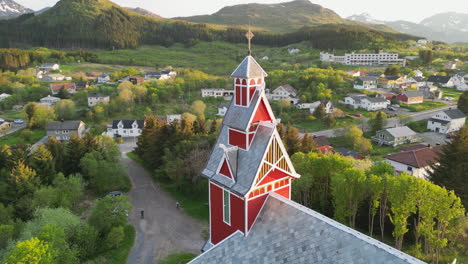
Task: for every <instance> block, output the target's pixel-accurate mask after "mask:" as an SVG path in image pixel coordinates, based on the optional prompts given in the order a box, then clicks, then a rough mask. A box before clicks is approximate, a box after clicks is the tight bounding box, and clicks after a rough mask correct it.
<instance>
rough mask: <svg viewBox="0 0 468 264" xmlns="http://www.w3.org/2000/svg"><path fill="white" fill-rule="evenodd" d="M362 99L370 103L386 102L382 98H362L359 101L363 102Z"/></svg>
mask: <svg viewBox="0 0 468 264" xmlns="http://www.w3.org/2000/svg"><path fill="white" fill-rule="evenodd" d="M364 99H367V100H369V102H371V103H385V102H387V99H386V98H382V97H365V98H362V99H361V100H364Z"/></svg>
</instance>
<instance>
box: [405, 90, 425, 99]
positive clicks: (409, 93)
mask: <svg viewBox="0 0 468 264" xmlns="http://www.w3.org/2000/svg"><path fill="white" fill-rule="evenodd" d="M402 94H404V95H406V96H407V97H408V98H410V97H419V96H424V93H423V92H421V91H405V92H402Z"/></svg>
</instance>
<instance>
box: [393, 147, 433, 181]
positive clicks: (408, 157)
mask: <svg viewBox="0 0 468 264" xmlns="http://www.w3.org/2000/svg"><path fill="white" fill-rule="evenodd" d="M438 153H439V149H435V148H431V147H425V148H417V149H414V150H408V151H404V152H400V153H395V154H390V155H387V156H385V160H386V161H387V162H388V163H390V165H392V167H393V169H394V170H395V171H396V172H397V173H402V172H405V173H408V174H409V175H412V176H414V177H417V178H421V179H427V176H428V174H429V173H430V172H431V166H432V165H434V164H436V162H437V156H438Z"/></svg>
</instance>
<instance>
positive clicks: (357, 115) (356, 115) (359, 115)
mask: <svg viewBox="0 0 468 264" xmlns="http://www.w3.org/2000/svg"><path fill="white" fill-rule="evenodd" d="M353 116H355V117H362V114H354V115H353Z"/></svg>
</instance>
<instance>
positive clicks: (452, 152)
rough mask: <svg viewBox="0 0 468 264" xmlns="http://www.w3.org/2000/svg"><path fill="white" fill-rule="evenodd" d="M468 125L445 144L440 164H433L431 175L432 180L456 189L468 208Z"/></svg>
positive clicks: (440, 156)
mask: <svg viewBox="0 0 468 264" xmlns="http://www.w3.org/2000/svg"><path fill="white" fill-rule="evenodd" d="M467 168H468V127H466V126H465V127H463V128H462V129H460V130H459V131H458V132H457V133H456V134H455V136H454V138H453V140H452V142H450V143H449V144H447V145H445V146H444V147H443V149H442V153H441V154H440V155H439V158H438V164H437V163H436V164H434V165H432V169H433V171H432V172H431V173H430V175H429V177H430V179H431V181H432V182H434V183H435V184H437V185H440V186H442V187H445V188H447V189H449V190H454V191H455V193H456V194H457V196H459V197H460V198H461V200H462V203H463V205H464V206H465V208H468V176H467V172H466V171H467Z"/></svg>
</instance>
